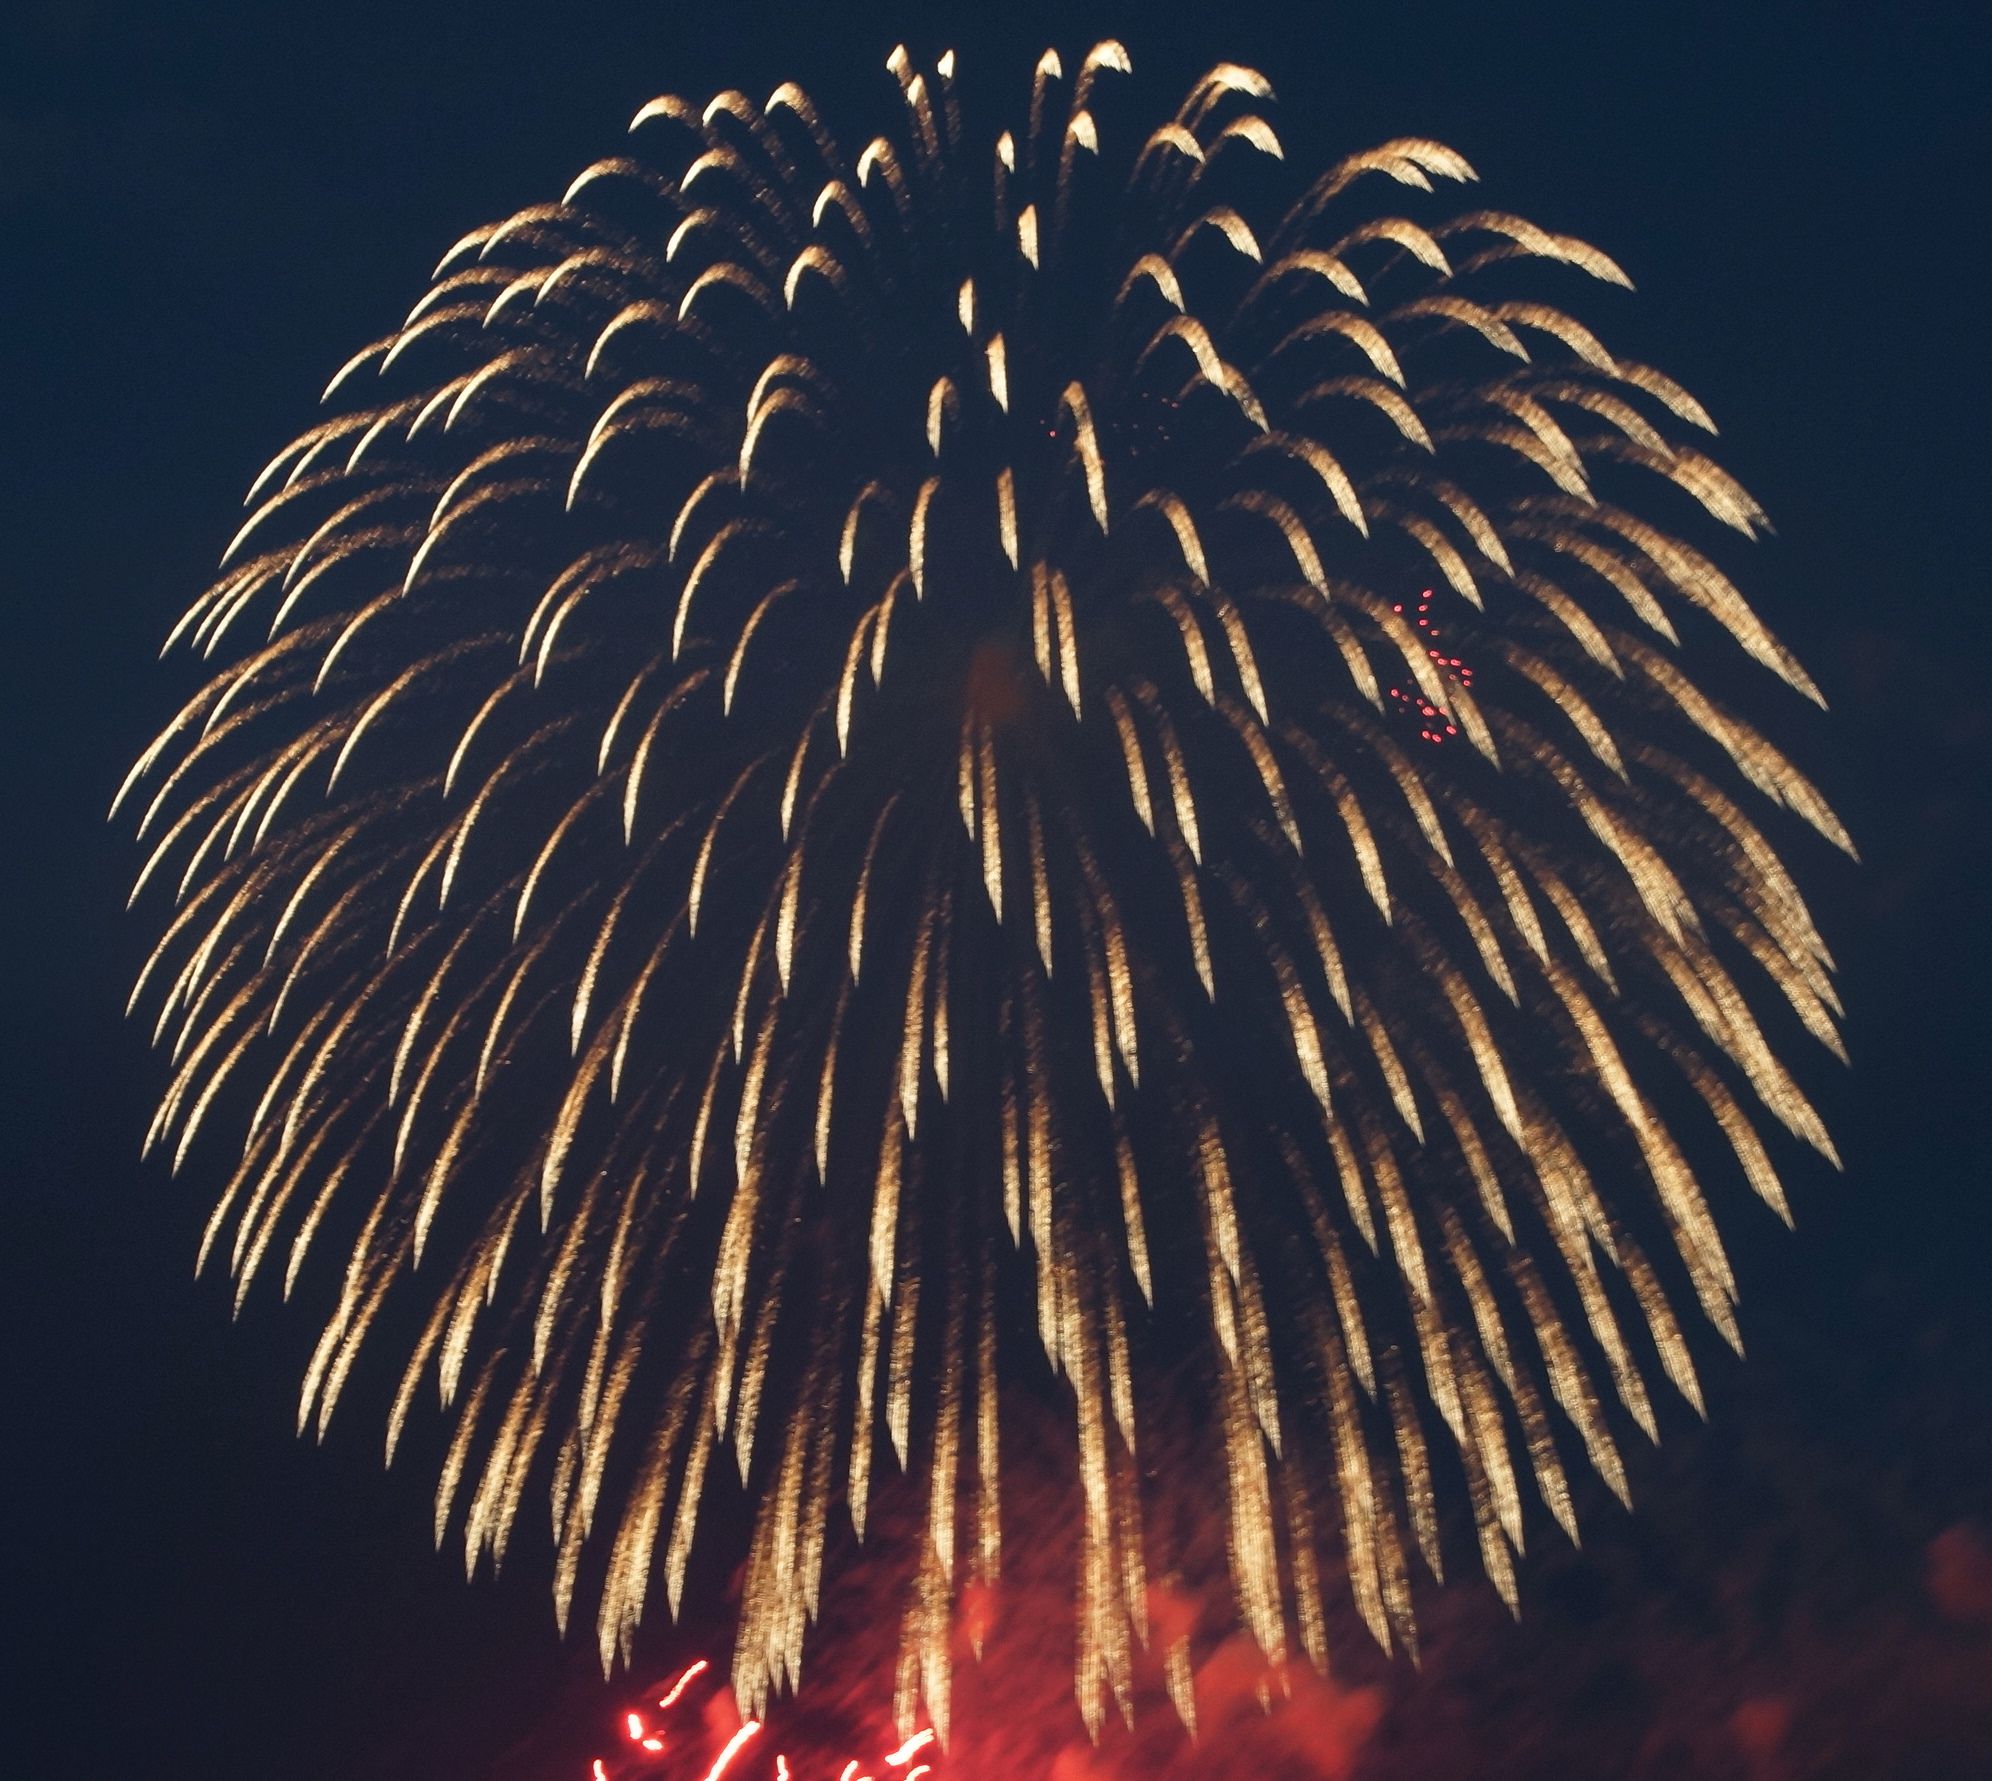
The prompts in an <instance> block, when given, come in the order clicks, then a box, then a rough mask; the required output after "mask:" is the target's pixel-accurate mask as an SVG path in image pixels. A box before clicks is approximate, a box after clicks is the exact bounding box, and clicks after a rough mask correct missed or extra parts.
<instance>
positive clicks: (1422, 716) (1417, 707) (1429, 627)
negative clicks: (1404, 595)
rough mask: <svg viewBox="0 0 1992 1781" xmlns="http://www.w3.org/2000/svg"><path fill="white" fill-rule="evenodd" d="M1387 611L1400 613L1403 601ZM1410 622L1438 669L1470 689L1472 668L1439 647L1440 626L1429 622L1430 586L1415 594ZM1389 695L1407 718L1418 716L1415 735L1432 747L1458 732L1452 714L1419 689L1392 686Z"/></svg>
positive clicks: (1461, 685) (1450, 678)
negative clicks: (1417, 594)
mask: <svg viewBox="0 0 1992 1781" xmlns="http://www.w3.org/2000/svg"><path fill="white" fill-rule="evenodd" d="M1390 610H1391V611H1392V612H1400V613H1401V612H1402V611H1403V610H1404V605H1403V602H1402V601H1399V602H1398V603H1397V604H1395V605H1393V606H1392V607H1391V609H1390ZM1411 622H1412V623H1413V624H1415V625H1416V626H1417V627H1418V629H1419V631H1420V632H1421V633H1422V634H1423V635H1424V638H1425V653H1426V654H1427V655H1429V656H1430V657H1431V658H1432V660H1433V661H1435V662H1437V663H1438V665H1439V672H1440V673H1441V674H1443V675H1444V676H1445V677H1446V678H1447V679H1448V680H1450V681H1451V682H1452V683H1453V684H1454V685H1455V686H1458V687H1462V688H1465V689H1467V690H1469V691H1471V690H1472V687H1473V670H1472V668H1471V667H1469V666H1468V665H1467V664H1466V663H1465V662H1463V661H1462V660H1461V659H1460V658H1459V657H1458V656H1456V655H1448V654H1446V652H1445V651H1444V650H1443V649H1441V648H1439V647H1438V639H1439V627H1438V626H1437V625H1435V624H1433V623H1432V590H1431V589H1430V588H1427V589H1425V591H1424V592H1423V593H1421V594H1420V595H1419V596H1418V609H1417V611H1416V612H1414V613H1413V614H1412V615H1411ZM1390 696H1391V698H1392V699H1393V700H1394V701H1395V702H1396V706H1397V709H1398V710H1399V711H1401V712H1402V713H1404V715H1405V716H1407V717H1412V718H1416V719H1417V722H1418V734H1419V735H1420V736H1422V737H1423V738H1424V739H1425V740H1426V741H1427V742H1430V743H1432V744H1433V745H1434V746H1436V745H1438V744H1439V743H1442V742H1448V741H1450V740H1451V739H1452V738H1453V737H1455V736H1457V735H1458V734H1459V725H1458V724H1456V723H1454V722H1453V719H1452V714H1451V713H1450V712H1448V711H1444V710H1442V709H1441V708H1440V707H1439V706H1437V705H1434V704H1433V703H1432V702H1431V700H1430V699H1428V698H1426V697H1425V695H1424V693H1423V692H1421V691H1420V690H1419V689H1418V688H1416V687H1413V688H1412V689H1411V690H1410V691H1409V692H1406V691H1405V690H1404V688H1402V687H1398V686H1394V687H1392V688H1391V689H1390Z"/></svg>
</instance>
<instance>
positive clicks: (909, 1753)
mask: <svg viewBox="0 0 1992 1781" xmlns="http://www.w3.org/2000/svg"><path fill="white" fill-rule="evenodd" d="M933 1741H934V1732H933V1728H932V1727H931V1726H929V1727H928V1728H927V1730H925V1731H923V1732H915V1733H914V1734H913V1735H912V1736H911V1737H910V1738H908V1739H907V1740H906V1742H905V1743H903V1744H901V1745H900V1746H899V1748H898V1749H897V1750H895V1751H894V1752H893V1753H892V1754H891V1755H890V1756H888V1757H887V1758H886V1759H885V1760H886V1762H887V1763H888V1764H889V1765H890V1766H891V1767H893V1768H895V1769H898V1768H904V1767H905V1766H906V1764H908V1763H909V1762H911V1761H912V1760H913V1759H914V1757H916V1756H918V1755H919V1754H920V1752H921V1751H923V1750H924V1749H926V1748H927V1746H928V1745H929V1744H931V1743H932V1742H933ZM922 1766H923V1767H924V1766H925V1765H922ZM907 1781H913V1778H912V1776H910V1775H909V1776H908V1777H907Z"/></svg>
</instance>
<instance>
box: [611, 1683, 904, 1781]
mask: <svg viewBox="0 0 1992 1781" xmlns="http://www.w3.org/2000/svg"><path fill="white" fill-rule="evenodd" d="M710 1667H711V1666H710V1665H709V1664H708V1662H707V1660H706V1659H704V1658H700V1659H699V1660H698V1661H697V1662H695V1663H692V1664H690V1665H688V1666H687V1667H686V1668H685V1669H684V1670H682V1671H681V1672H680V1673H679V1674H678V1675H677V1677H675V1678H674V1679H673V1680H672V1681H671V1683H670V1684H669V1685H668V1686H666V1687H665V1688H664V1690H663V1692H662V1693H661V1694H660V1695H658V1697H657V1699H656V1702H655V1712H654V1713H653V1712H651V1711H649V1710H647V1709H646V1710H645V1711H643V1712H638V1711H636V1710H635V1709H631V1710H629V1711H627V1712H625V1713H624V1715H623V1734H624V1752H623V1756H622V1757H620V1758H617V1759H610V1758H606V1757H600V1756H598V1757H596V1758H595V1759H594V1760H593V1762H592V1763H591V1764H590V1765H589V1770H588V1774H589V1781H633V1778H634V1777H637V1776H643V1775H650V1776H663V1775H666V1774H668V1775H671V1776H674V1777H676V1776H680V1775H682V1776H686V1777H687V1778H689V1776H690V1775H691V1774H692V1772H693V1771H698V1772H700V1773H701V1774H702V1775H703V1776H704V1778H705V1781H721V1777H723V1776H727V1775H732V1776H734V1777H735V1778H736V1781H747V1775H746V1771H745V1768H744V1767H743V1766H742V1765H743V1763H744V1762H745V1760H747V1759H748V1758H749V1757H750V1755H760V1754H761V1751H760V1748H759V1747H760V1746H763V1745H765V1744H766V1743H767V1742H768V1740H767V1739H766V1738H764V1737H763V1736H762V1733H763V1732H764V1731H766V1730H767V1728H766V1727H765V1726H764V1725H762V1724H761V1722H760V1721H758V1720H753V1719H742V1718H741V1717H740V1716H739V1714H738V1712H737V1711H735V1712H731V1713H729V1711H728V1709H729V1707H730V1706H731V1697H730V1696H729V1694H728V1693H727V1690H726V1689H725V1687H724V1685H723V1684H722V1685H720V1686H719V1687H718V1689H717V1690H716V1691H715V1692H712V1693H709V1694H707V1695H706V1697H705V1698H704V1699H703V1700H701V1699H700V1698H699V1697H698V1696H696V1695H695V1696H693V1697H692V1698H691V1699H689V1700H688V1699H686V1691H687V1690H688V1689H691V1688H693V1687H694V1686H695V1685H700V1678H701V1677H704V1676H706V1675H707V1672H708V1671H709V1669H710ZM694 1714H696V1715H697V1717H696V1718H694V1717H693V1716H694ZM688 1719H691V1720H692V1721H693V1722H692V1724H691V1725H690V1726H687V1725H686V1724H685V1723H684V1722H685V1721H686V1720H688ZM715 1720H717V1722H718V1723H719V1724H721V1725H727V1724H730V1725H731V1729H730V1730H728V1731H726V1732H725V1733H724V1734H723V1735H722V1736H720V1737H719V1738H718V1746H717V1749H716V1751H715V1752H714V1753H713V1754H711V1755H710V1757H708V1756H706V1755H705V1754H704V1753H703V1747H704V1746H705V1745H706V1744H708V1743H710V1742H712V1739H713V1735H714V1734H713V1731H712V1728H713V1725H714V1722H715ZM688 1747H689V1749H690V1750H691V1751H692V1752H695V1753H696V1754H692V1755H689V1756H688V1755H687V1754H686V1752H687V1748H688ZM750 1747H752V1749H751V1751H750ZM939 1755H940V1752H939V1749H938V1747H937V1740H936V1737H935V1734H934V1731H933V1728H932V1727H931V1726H923V1727H921V1728H920V1729H919V1730H918V1731H915V1732H913V1733H911V1734H910V1735H909V1736H906V1737H903V1738H901V1739H900V1740H899V1741H898V1742H897V1743H896V1744H895V1745H894V1747H893V1748H891V1749H889V1750H887V1751H885V1752H883V1753H882V1754H881V1755H878V1756H876V1757H874V1758H870V1759H866V1758H860V1757H855V1756H853V1757H848V1758H845V1759H843V1760H842V1761H841V1762H839V1761H836V1760H834V1759H833V1760H831V1761H830V1762H829V1763H828V1764H827V1766H826V1765H824V1764H819V1765H818V1767H819V1769H820V1770H821V1775H820V1777H818V1776H817V1775H815V1774H814V1773H810V1774H808V1775H807V1776H806V1775H805V1768H804V1765H803V1764H802V1762H801V1759H798V1760H797V1762H795V1763H791V1762H790V1761H789V1758H788V1757H787V1755H786V1754H784V1753H783V1752H782V1751H779V1750H776V1751H772V1752H767V1753H766V1755H765V1759H764V1760H763V1761H762V1762H761V1763H760V1765H759V1770H758V1772H757V1773H756V1776H755V1781H761V1778H762V1776H763V1775H765V1776H766V1778H767V1781H830V1777H831V1776H832V1775H833V1774H834V1775H835V1776H836V1781H875V1775H874V1771H875V1772H876V1781H921V1777H923V1776H928V1775H937V1768H936V1764H937V1762H938V1759H939ZM688 1762H689V1763H690V1765H691V1766H690V1768H687V1766H686V1764H687V1763H688Z"/></svg>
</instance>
